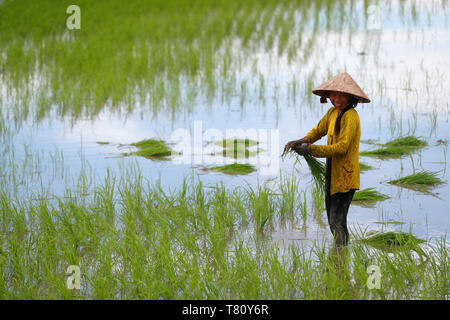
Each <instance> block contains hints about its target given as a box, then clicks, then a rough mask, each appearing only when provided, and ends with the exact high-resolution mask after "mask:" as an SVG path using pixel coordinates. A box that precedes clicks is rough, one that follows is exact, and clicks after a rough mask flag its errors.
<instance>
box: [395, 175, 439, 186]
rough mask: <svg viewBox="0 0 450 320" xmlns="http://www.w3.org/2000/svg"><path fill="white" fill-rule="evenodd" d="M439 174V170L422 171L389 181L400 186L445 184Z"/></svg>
mask: <svg viewBox="0 0 450 320" xmlns="http://www.w3.org/2000/svg"><path fill="white" fill-rule="evenodd" d="M437 174H438V173H437V172H431V171H421V172H418V173H415V174H411V175H409V176H406V177H402V178H399V179H396V180H391V181H389V183H390V184H395V185H399V186H427V187H428V186H435V185H439V184H444V183H445V182H444V181H442V180H441V179H439V178H438V177H437Z"/></svg>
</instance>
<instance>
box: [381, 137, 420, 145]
mask: <svg viewBox="0 0 450 320" xmlns="http://www.w3.org/2000/svg"><path fill="white" fill-rule="evenodd" d="M427 145H428V143H427V142H426V141H425V140H421V139H419V138H417V137H414V136H407V137H400V138H397V139H395V140H392V141H389V142H387V143H386V144H385V146H387V147H408V148H422V147H425V146H427Z"/></svg>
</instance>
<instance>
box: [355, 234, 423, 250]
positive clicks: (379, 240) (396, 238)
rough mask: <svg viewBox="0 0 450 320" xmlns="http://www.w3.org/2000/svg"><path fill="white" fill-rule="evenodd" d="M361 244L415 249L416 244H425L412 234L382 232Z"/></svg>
mask: <svg viewBox="0 0 450 320" xmlns="http://www.w3.org/2000/svg"><path fill="white" fill-rule="evenodd" d="M362 241H363V242H365V243H367V244H370V245H372V246H374V247H387V248H389V247H410V248H416V247H417V245H418V244H420V243H423V242H426V241H425V240H422V239H418V238H416V237H414V236H413V235H412V234H409V233H404V232H398V233H397V232H382V233H378V234H376V235H374V236H371V237H369V238H365V239H362Z"/></svg>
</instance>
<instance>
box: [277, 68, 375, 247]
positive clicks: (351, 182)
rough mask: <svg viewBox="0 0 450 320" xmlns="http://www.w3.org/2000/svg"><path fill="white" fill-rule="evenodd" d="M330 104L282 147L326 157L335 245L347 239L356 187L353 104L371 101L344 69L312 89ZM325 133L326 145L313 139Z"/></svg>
mask: <svg viewBox="0 0 450 320" xmlns="http://www.w3.org/2000/svg"><path fill="white" fill-rule="evenodd" d="M313 93H314V94H316V95H319V96H321V98H320V101H321V102H322V103H326V101H327V98H329V99H330V100H331V103H332V104H333V106H332V107H331V108H330V109H329V110H328V111H327V113H326V114H325V115H324V116H323V118H322V119H321V120H320V121H319V123H318V124H317V125H316V126H315V127H314V128H313V129H312V130H311V131H310V132H309V133H308V134H307V135H306V136H305V137H303V138H302V139H299V140H294V141H289V142H288V143H287V144H286V146H285V151H287V150H289V149H291V148H292V149H294V150H295V151H296V152H297V153H299V154H300V155H305V154H311V155H312V156H315V157H325V158H327V160H326V179H325V180H326V188H325V206H326V209H327V217H328V224H329V225H330V229H331V232H332V233H333V236H334V240H335V242H336V245H338V246H342V245H346V244H347V243H348V241H349V233H348V229H347V213H348V209H349V207H350V203H351V201H352V198H353V194H354V193H355V190H358V189H359V158H358V155H359V139H360V136H361V127H360V122H359V116H358V112H356V110H355V107H356V105H357V104H358V102H361V103H367V102H370V100H369V98H368V97H367V96H366V94H365V93H364V92H363V91H362V90H361V88H360V87H359V86H358V85H357V84H356V82H355V81H354V80H353V79H352V77H351V76H350V75H349V74H348V73H346V72H343V73H341V74H339V75H337V76H336V77H334V78H332V79H331V80H329V81H327V82H325V83H323V84H322V85H320V86H319V87H317V88H316V89H314V90H313ZM324 135H327V145H326V146H319V145H314V144H313V143H314V142H316V141H317V140H319V139H320V138H322V137H323V136H324Z"/></svg>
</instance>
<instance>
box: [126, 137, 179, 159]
mask: <svg viewBox="0 0 450 320" xmlns="http://www.w3.org/2000/svg"><path fill="white" fill-rule="evenodd" d="M131 145H132V146H135V147H137V148H138V149H139V150H138V151H136V152H134V153H133V154H135V155H137V156H142V157H145V158H154V157H166V156H170V155H171V154H172V151H171V150H170V149H169V147H168V146H167V145H166V143H165V142H164V141H162V140H156V139H146V140H142V141H139V142H135V143H132V144H131Z"/></svg>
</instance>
